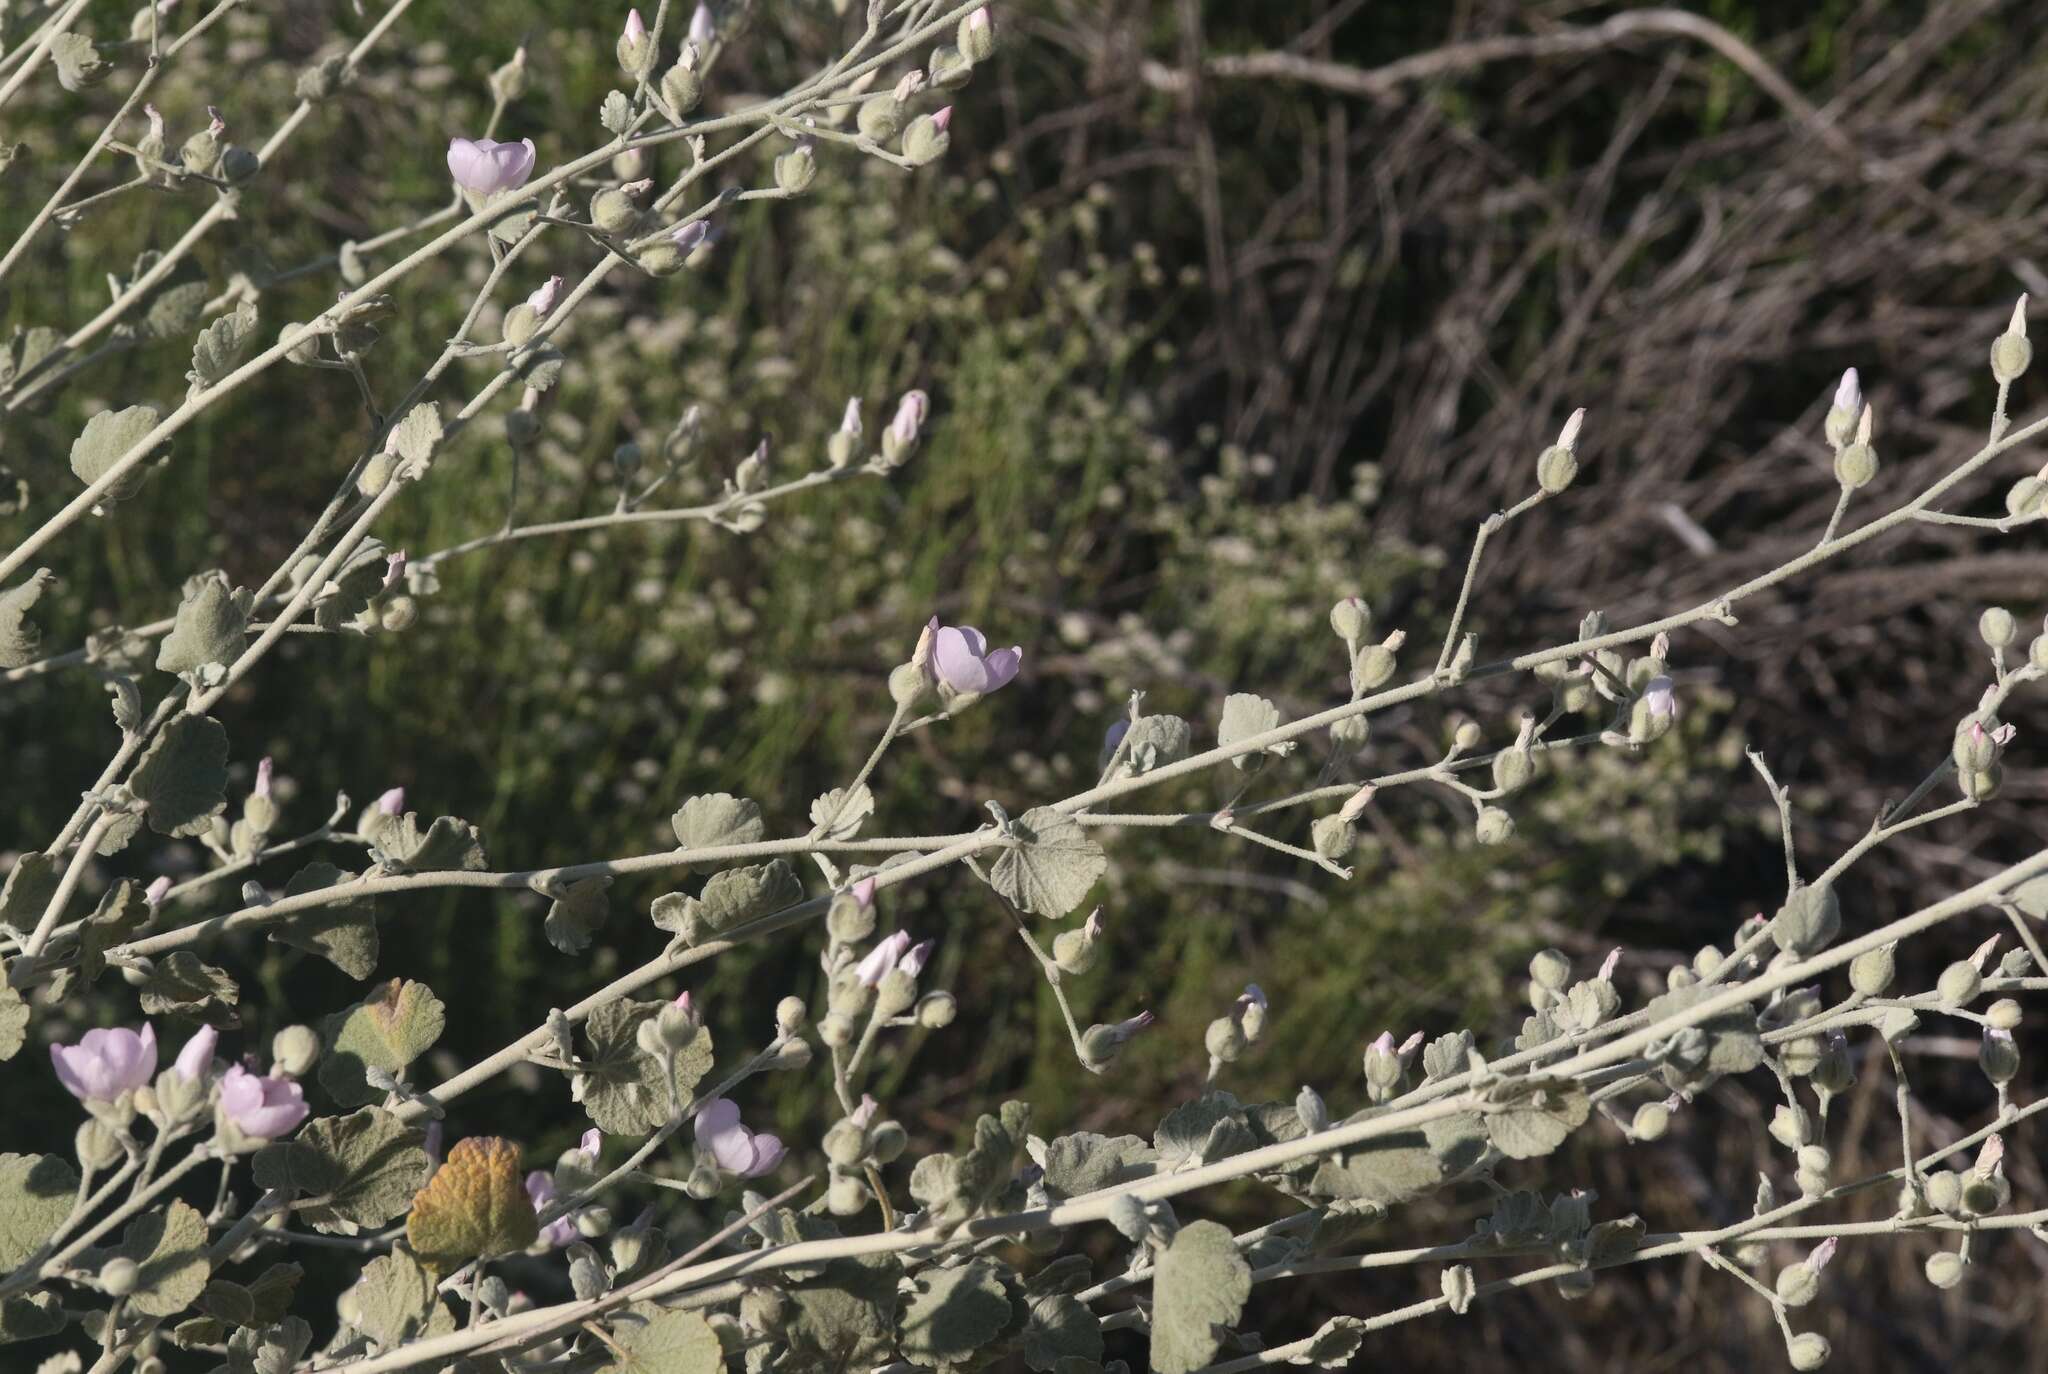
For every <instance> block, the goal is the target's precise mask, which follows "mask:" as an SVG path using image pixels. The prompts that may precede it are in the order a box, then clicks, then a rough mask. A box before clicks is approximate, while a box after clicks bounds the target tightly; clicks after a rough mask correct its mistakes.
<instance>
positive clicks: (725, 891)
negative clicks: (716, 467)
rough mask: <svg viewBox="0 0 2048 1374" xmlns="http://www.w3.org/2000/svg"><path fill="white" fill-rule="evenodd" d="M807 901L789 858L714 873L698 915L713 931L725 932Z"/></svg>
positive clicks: (705, 889) (705, 887)
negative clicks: (759, 917) (804, 900)
mask: <svg viewBox="0 0 2048 1374" xmlns="http://www.w3.org/2000/svg"><path fill="white" fill-rule="evenodd" d="M803 899H804V885H803V884H802V883H801V882H799V881H798V880H797V876H796V870H795V869H793V868H791V867H790V866H789V860H787V859H771V860H769V861H768V862H767V863H765V864H754V865H750V866H748V867H745V868H728V869H726V870H725V871H724V872H721V873H714V874H712V875H711V880H710V881H709V882H707V883H705V884H704V892H703V895H701V896H700V897H698V899H697V904H698V908H699V915H700V916H701V918H702V920H703V922H704V924H705V925H706V926H708V927H709V928H710V929H711V930H713V931H716V932H722V931H727V930H731V929H732V928H733V927H734V926H737V925H740V924H743V923H744V922H747V921H751V920H753V919H754V918H755V917H757V916H766V915H767V914H768V913H770V912H772V911H780V910H782V909H783V908H784V907H786V906H794V905H795V904H796V903H798V902H800V901H802V900H803Z"/></svg>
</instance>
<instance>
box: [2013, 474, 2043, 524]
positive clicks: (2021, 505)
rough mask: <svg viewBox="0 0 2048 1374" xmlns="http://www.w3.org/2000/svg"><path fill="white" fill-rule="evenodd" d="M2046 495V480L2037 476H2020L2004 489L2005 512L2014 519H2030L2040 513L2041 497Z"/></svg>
mask: <svg viewBox="0 0 2048 1374" xmlns="http://www.w3.org/2000/svg"><path fill="white" fill-rule="evenodd" d="M2044 496H2048V482H2044V481H2043V480H2042V479H2041V478H2039V477H2037V476H2027V477H2022V478H2020V480H2019V481H2017V482H2014V483H2013V484H2012V485H2011V486H2010V487H2007V488H2006V489H2005V513H2006V514H2007V515H2010V516H2011V517H2012V518H2013V519H2015V520H2030V519H2032V518H2033V517H2034V516H2036V515H2039V514H2040V513H2041V498H2042V497H2044Z"/></svg>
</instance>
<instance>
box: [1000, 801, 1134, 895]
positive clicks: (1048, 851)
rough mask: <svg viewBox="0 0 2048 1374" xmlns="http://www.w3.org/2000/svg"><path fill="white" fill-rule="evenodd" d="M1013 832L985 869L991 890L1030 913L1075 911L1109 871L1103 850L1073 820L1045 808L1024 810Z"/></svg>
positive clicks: (1012, 826) (1015, 823) (1014, 822)
mask: <svg viewBox="0 0 2048 1374" xmlns="http://www.w3.org/2000/svg"><path fill="white" fill-rule="evenodd" d="M1011 831H1012V834H1013V835H1014V841H1013V842H1012V843H1011V844H1009V845H1008V846H1006V847H1005V848H1004V849H1003V850H1002V852H1001V853H999V854H997V855H996V858H995V862H994V863H992V864H990V865H989V873H988V882H989V886H990V887H993V888H994V889H995V890H996V891H998V892H1000V893H1002V894H1003V896H1005V897H1007V898H1009V899H1010V901H1012V902H1013V903H1015V904H1016V905H1017V906H1018V907H1020V908H1021V909H1023V910H1025V911H1029V912H1031V913H1033V914H1034V915H1038V916H1050V917H1055V918H1056V917H1060V916H1065V915H1066V914H1067V913H1068V912H1070V911H1073V910H1074V909H1075V908H1076V907H1078V906H1080V905H1081V901H1082V899H1083V898H1085V897H1086V896H1087V895H1088V889H1089V888H1091V887H1093V886H1095V880H1096V879H1097V878H1100V877H1101V876H1102V875H1103V873H1104V872H1105V871H1107V869H1108V868H1109V857H1108V856H1107V855H1105V854H1104V853H1103V852H1102V846H1100V845H1098V844H1096V843H1095V841H1093V840H1091V839H1089V838H1088V834H1087V832H1086V831H1084V830H1083V829H1081V827H1080V824H1079V823H1078V822H1076V821H1075V820H1074V818H1073V817H1071V816H1068V815H1066V814H1064V813H1062V812H1059V811H1055V810H1053V809H1052V808H1051V807H1049V806H1038V807H1033V808H1032V809H1031V810H1029V811H1026V812H1025V813H1024V814H1023V815H1022V816H1020V817H1019V818H1018V819H1016V820H1015V821H1013V822H1011Z"/></svg>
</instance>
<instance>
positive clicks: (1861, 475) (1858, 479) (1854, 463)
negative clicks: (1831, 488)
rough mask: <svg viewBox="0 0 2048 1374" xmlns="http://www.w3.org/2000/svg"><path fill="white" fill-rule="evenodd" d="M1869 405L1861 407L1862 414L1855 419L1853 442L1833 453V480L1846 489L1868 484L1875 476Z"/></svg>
mask: <svg viewBox="0 0 2048 1374" xmlns="http://www.w3.org/2000/svg"><path fill="white" fill-rule="evenodd" d="M1870 431H1871V415H1870V407H1869V406H1865V407H1863V413H1862V415H1860V416H1858V417H1857V420H1856V438H1855V442H1853V443H1850V444H1847V445H1845V446H1844V447H1843V448H1842V449H1841V450H1839V451H1838V452H1837V453H1836V454H1835V480H1836V481H1837V482H1839V483H1841V484H1842V486H1843V488H1844V489H1845V490H1848V491H1855V490H1856V489H1857V488H1858V487H1863V486H1868V485H1869V484H1870V481H1871V479H1872V478H1874V477H1876V476H1877V450H1876V449H1874V448H1872V447H1871V445H1870Z"/></svg>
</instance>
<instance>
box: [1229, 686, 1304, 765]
mask: <svg viewBox="0 0 2048 1374" xmlns="http://www.w3.org/2000/svg"><path fill="white" fill-rule="evenodd" d="M1279 727H1280V708H1279V707H1277V706H1275V705H1274V704H1273V703H1272V702H1270V701H1268V700H1266V699H1265V698H1264V697H1262V696H1259V695H1257V694H1256V693H1253V692H1233V693H1231V694H1230V695H1229V696H1227V697H1225V698H1224V699H1223V718H1222V720H1221V721H1219V722H1218V723H1217V726H1216V743H1217V745H1218V746H1220V747H1222V748H1226V749H1227V748H1229V747H1230V746H1231V745H1233V744H1236V743H1237V742H1238V741H1239V740H1245V739H1250V738H1251V737H1252V736H1253V735H1263V734H1265V733H1266V732H1267V731H1268V730H1277V729H1278V728H1279ZM1294 744H1295V742H1294V741H1293V740H1286V741H1283V742H1282V743H1280V744H1269V745H1267V746H1266V747H1265V748H1264V749H1263V750H1257V751H1254V752H1252V753H1249V754H1239V755H1238V756H1237V757H1236V758H1234V759H1232V760H1231V762H1232V763H1233V764H1235V765H1237V767H1239V768H1250V767H1252V766H1253V765H1254V764H1256V763H1257V762H1258V759H1259V754H1261V753H1265V754H1275V755H1279V756H1281V757H1285V756H1286V755H1288V754H1291V753H1293V752H1294Z"/></svg>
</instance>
